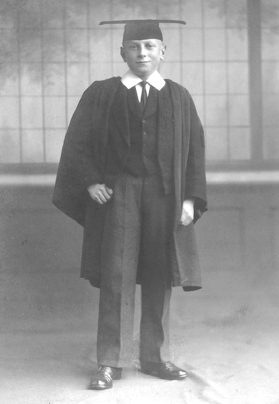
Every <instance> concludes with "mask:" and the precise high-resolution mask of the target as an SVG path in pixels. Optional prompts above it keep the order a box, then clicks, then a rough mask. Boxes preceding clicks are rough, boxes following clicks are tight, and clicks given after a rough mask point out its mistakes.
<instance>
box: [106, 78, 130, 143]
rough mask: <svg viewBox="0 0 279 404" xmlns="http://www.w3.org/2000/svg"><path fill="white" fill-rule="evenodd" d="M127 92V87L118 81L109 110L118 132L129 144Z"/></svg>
mask: <svg viewBox="0 0 279 404" xmlns="http://www.w3.org/2000/svg"><path fill="white" fill-rule="evenodd" d="M127 93H128V90H127V88H126V87H125V86H124V85H123V84H122V83H120V85H119V86H118V88H117V90H116V93H115V96H114V100H113V103H112V106H111V111H110V112H111V113H112V114H113V120H114V123H115V124H116V125H117V127H118V130H119V133H120V134H121V135H122V137H123V139H124V141H125V142H126V143H127V145H130V136H129V114H128V107H127Z"/></svg>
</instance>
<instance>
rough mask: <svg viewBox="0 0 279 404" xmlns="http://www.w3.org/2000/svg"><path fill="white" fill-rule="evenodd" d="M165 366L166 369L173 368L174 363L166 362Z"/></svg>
mask: <svg viewBox="0 0 279 404" xmlns="http://www.w3.org/2000/svg"><path fill="white" fill-rule="evenodd" d="M165 367H166V369H169V370H173V369H174V365H173V364H172V363H171V362H165Z"/></svg>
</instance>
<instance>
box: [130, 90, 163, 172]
mask: <svg viewBox="0 0 279 404" xmlns="http://www.w3.org/2000/svg"><path fill="white" fill-rule="evenodd" d="M157 93H158V92H157V90H155V88H154V87H152V86H151V87H150V91H149V96H148V98H147V102H146V105H145V108H144V110H142V107H141V105H140V103H139V101H138V96H137V94H136V88H135V87H132V88H131V89H130V90H129V91H128V97H127V101H128V114H129V129H130V152H129V155H128V158H127V161H126V164H125V167H124V171H127V172H129V173H130V174H132V175H134V176H135V177H138V176H144V175H151V174H155V173H159V172H160V167H159V163H158V152H157V149H158V148H157V107H158V97H157Z"/></svg>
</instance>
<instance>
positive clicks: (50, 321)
mask: <svg viewBox="0 0 279 404" xmlns="http://www.w3.org/2000/svg"><path fill="white" fill-rule="evenodd" d="M276 289H277V285H273V286H272V285H271V286H270V287H266V288H265V290H263V289H262V288H258V289H257V288H255V289H254V290H253V292H251V290H250V291H249V293H245V290H244V289H241V288H240V289H239V290H237V292H236V289H235V288H234V290H233V293H232V290H230V289H229V288H228V290H227V291H225V290H223V291H218V295H213V294H212V293H209V292H208V293H207V292H206V291H204V290H202V291H198V292H190V293H184V292H182V290H180V288H175V290H174V293H173V299H172V309H171V310H172V311H171V312H172V317H171V318H172V320H171V352H172V359H173V361H174V362H175V364H177V365H179V366H181V367H183V368H185V369H186V370H187V371H188V374H189V377H188V378H187V379H186V380H182V381H164V380H160V379H156V378H154V377H149V376H147V375H144V374H141V373H140V372H139V371H138V370H137V368H136V366H137V342H138V339H137V332H136V331H135V340H134V347H135V349H134V352H135V357H134V360H133V362H132V364H131V366H130V367H129V368H127V369H124V371H123V377H122V379H121V380H119V381H115V382H114V387H113V389H111V390H107V391H102V392H99V391H89V390H88V389H87V386H88V382H89V379H90V376H91V375H92V373H93V372H94V371H95V370H96V366H97V365H96V360H95V343H96V339H95V338H96V336H95V328H94V327H95V326H96V316H97V313H96V307H97V304H96V303H97V299H98V296H97V295H96V296H95V297H94V298H93V303H94V304H93V306H92V307H94V308H95V309H94V310H93V311H92V313H91V315H90V316H88V313H86V315H85V316H73V317H71V316H69V315H68V316H65V317H63V319H62V316H60V317H59V316H58V317H57V316H56V317H55V318H54V317H53V318H52V317H51V316H47V317H46V318H32V319H29V320H26V318H25V319H24V321H22V322H21V321H20V320H18V321H17V322H16V324H11V325H10V326H9V327H7V328H6V330H5V332H3V333H2V334H1V337H0V338H1V345H0V363H1V368H0V378H1V383H0V392H1V394H0V402H1V403H3V404H10V403H13V404H87V403H88V404H89V403H96V404H99V403H100V404H103V403H104V404H105V403H106V404H107V403H110V404H138V403H144V404H148V403H150V404H151V403H152V404H154V403H157V404H164V403H166V404H186V403H187V404H203V403H211V404H279V383H278V380H279V362H278V353H279V338H278V335H279V333H278V332H279V321H278V320H279V314H278V313H279V311H278V307H279V299H278V296H277V290H276ZM138 306H139V302H138V301H137V310H139V309H138ZM138 317H139V314H138V312H137V315H136V322H137V321H138ZM135 329H137V327H136V328H135Z"/></svg>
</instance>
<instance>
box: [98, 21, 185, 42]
mask: <svg viewBox="0 0 279 404" xmlns="http://www.w3.org/2000/svg"><path fill="white" fill-rule="evenodd" d="M159 23H176V24H184V25H185V24H186V22H185V21H181V20H116V21H102V22H100V25H104V24H125V29H124V35H123V42H125V41H132V40H142V39H160V40H161V41H162V40H163V35H162V31H161V29H160V27H159Z"/></svg>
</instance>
